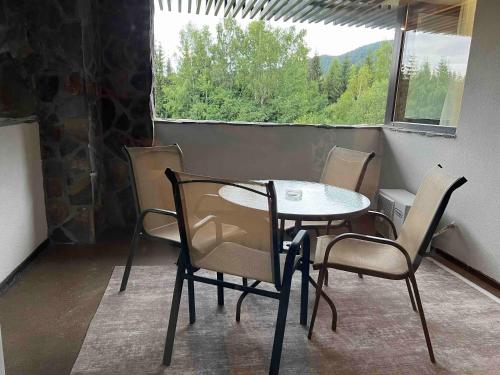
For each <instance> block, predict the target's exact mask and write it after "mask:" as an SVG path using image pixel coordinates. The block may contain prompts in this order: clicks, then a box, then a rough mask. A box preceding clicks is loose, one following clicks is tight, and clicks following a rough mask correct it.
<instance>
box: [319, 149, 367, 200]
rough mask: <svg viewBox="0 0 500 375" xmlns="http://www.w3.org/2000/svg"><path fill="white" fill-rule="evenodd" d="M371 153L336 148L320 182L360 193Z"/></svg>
mask: <svg viewBox="0 0 500 375" xmlns="http://www.w3.org/2000/svg"><path fill="white" fill-rule="evenodd" d="M369 157H370V154H369V153H366V152H361V151H355V150H349V149H347V148H341V147H334V148H332V150H331V151H330V153H329V154H328V157H327V158H326V163H325V167H324V168H323V173H322V175H321V179H320V182H322V183H324V184H328V185H334V186H338V187H341V188H344V189H349V190H353V191H358V190H359V187H360V185H361V182H362V181H361V180H362V179H363V175H364V172H365V167H366V163H367V161H368V158H369Z"/></svg>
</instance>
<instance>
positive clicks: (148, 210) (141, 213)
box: [120, 144, 184, 291]
mask: <svg viewBox="0 0 500 375" xmlns="http://www.w3.org/2000/svg"><path fill="white" fill-rule="evenodd" d="M124 149H125V153H126V155H127V157H128V160H129V170H130V177H131V180H132V191H133V194H134V200H135V208H136V212H137V222H136V225H135V230H134V235H133V237H132V242H131V245H130V252H129V256H128V259H127V265H126V266H125V272H124V274H123V278H122V283H121V286H120V291H124V290H125V289H126V288H127V283H128V278H129V275H130V269H131V267H132V263H133V260H134V255H135V253H136V251H137V247H138V245H139V240H140V238H141V236H143V235H146V236H149V237H153V238H158V239H162V240H166V241H168V242H169V243H172V244H175V245H179V244H180V235H179V227H178V225H177V219H176V217H175V215H174V214H172V211H174V210H175V204H174V196H173V193H172V186H171V184H170V183H169V182H168V180H167V179H166V178H165V169H166V168H174V169H177V170H183V169H184V165H183V157H182V150H181V148H180V147H179V146H178V145H177V144H173V145H168V146H154V147H125V148H124Z"/></svg>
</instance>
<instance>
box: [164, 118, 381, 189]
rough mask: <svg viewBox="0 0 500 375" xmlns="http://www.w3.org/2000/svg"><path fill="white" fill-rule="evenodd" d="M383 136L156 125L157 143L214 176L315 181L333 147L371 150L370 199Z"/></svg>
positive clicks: (343, 129) (347, 130) (369, 130)
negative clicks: (170, 147) (173, 145)
mask: <svg viewBox="0 0 500 375" xmlns="http://www.w3.org/2000/svg"><path fill="white" fill-rule="evenodd" d="M381 134H382V131H381V128H380V127H377V126H309V125H304V126H302V125H264V124H227V123H221V122H202V121H200V122H193V121H164V120H162V121H156V122H155V139H156V141H157V142H160V143H162V144H170V143H178V144H179V145H180V146H181V148H182V150H183V152H184V157H185V165H186V169H187V170H188V171H191V172H193V173H200V174H209V175H213V176H218V177H227V178H235V179H265V178H270V179H297V180H308V181H317V180H319V178H320V175H321V171H322V168H323V165H324V162H325V159H326V156H327V153H328V151H330V149H331V148H332V147H333V146H335V145H337V146H340V147H346V148H352V149H356V150H360V151H374V152H375V153H376V154H377V157H376V159H375V160H374V161H373V162H372V163H371V164H370V166H369V168H368V170H367V175H366V178H365V182H364V184H363V186H362V188H361V191H362V192H363V193H365V194H366V195H367V196H369V197H370V198H372V197H373V196H374V194H375V192H376V190H377V189H378V184H379V175H380V164H381V157H382V155H383V149H382V139H381Z"/></svg>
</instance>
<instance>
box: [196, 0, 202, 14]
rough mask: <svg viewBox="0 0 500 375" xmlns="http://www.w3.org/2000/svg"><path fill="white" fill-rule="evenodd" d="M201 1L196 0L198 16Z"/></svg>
mask: <svg viewBox="0 0 500 375" xmlns="http://www.w3.org/2000/svg"><path fill="white" fill-rule="evenodd" d="M200 8H201V0H196V14H200Z"/></svg>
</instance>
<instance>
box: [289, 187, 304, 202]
mask: <svg viewBox="0 0 500 375" xmlns="http://www.w3.org/2000/svg"><path fill="white" fill-rule="evenodd" d="M286 199H288V200H290V201H300V200H301V199H302V190H297V189H288V190H287V191H286Z"/></svg>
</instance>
